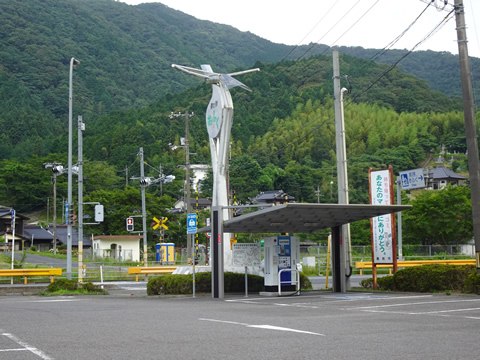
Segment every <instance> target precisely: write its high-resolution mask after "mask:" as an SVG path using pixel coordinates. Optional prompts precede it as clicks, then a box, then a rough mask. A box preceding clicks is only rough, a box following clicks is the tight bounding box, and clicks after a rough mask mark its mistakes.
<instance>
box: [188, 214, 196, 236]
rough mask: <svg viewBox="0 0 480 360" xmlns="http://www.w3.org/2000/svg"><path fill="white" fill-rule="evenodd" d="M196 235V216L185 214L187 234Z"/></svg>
mask: <svg viewBox="0 0 480 360" xmlns="http://www.w3.org/2000/svg"><path fill="white" fill-rule="evenodd" d="M196 233H197V214H187V234H196Z"/></svg>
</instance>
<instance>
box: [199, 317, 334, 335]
mask: <svg viewBox="0 0 480 360" xmlns="http://www.w3.org/2000/svg"><path fill="white" fill-rule="evenodd" d="M198 320H200V321H211V322H218V323H223V324H232V325H241V326H245V327H249V328H257V329H265V330H276V331H290V332H295V333H300V334H308V335H317V336H325V334H319V333H315V332H311V331H305V330H297V329H291V328H286V327H281V326H274V325H252V324H245V323H240V322H236V321H226V320H217V319H204V318H199V319H198Z"/></svg>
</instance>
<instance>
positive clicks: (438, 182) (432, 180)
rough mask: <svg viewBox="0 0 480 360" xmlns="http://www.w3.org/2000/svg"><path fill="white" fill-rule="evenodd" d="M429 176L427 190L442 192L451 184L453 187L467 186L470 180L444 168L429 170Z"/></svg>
mask: <svg viewBox="0 0 480 360" xmlns="http://www.w3.org/2000/svg"><path fill="white" fill-rule="evenodd" d="M427 174H428V175H427V176H426V181H427V188H428V189H433V190H441V189H443V188H445V187H446V186H447V185H449V184H450V185H453V186H462V185H465V183H466V182H467V180H468V178H467V177H465V176H462V175H460V174H457V173H456V172H454V171H452V170H450V169H447V168H446V167H444V166H439V167H436V168H433V169H428V170H427Z"/></svg>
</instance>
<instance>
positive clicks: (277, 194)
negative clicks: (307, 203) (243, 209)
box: [250, 190, 295, 205]
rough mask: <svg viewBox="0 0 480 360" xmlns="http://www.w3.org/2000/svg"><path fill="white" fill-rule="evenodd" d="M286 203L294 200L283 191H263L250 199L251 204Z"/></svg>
mask: <svg viewBox="0 0 480 360" xmlns="http://www.w3.org/2000/svg"><path fill="white" fill-rule="evenodd" d="M288 202H295V198H294V197H293V196H290V195H288V194H287V193H285V192H284V191H283V190H272V191H263V192H261V193H260V194H258V195H257V196H255V197H254V198H251V199H250V203H251V204H266V205H267V204H268V205H281V204H284V203H288Z"/></svg>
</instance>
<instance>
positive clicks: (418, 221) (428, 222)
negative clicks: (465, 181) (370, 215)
mask: <svg viewBox="0 0 480 360" xmlns="http://www.w3.org/2000/svg"><path fill="white" fill-rule="evenodd" d="M411 204H412V205H413V208H412V209H411V210H409V211H405V212H403V216H402V219H403V229H404V243H405V244H420V245H437V244H438V245H457V244H464V243H466V242H468V241H470V240H471V239H472V236H473V223H472V203H471V200H470V188H468V187H464V186H456V187H453V186H450V185H449V186H447V187H446V188H445V189H443V190H436V191H430V190H426V191H424V192H422V193H421V194H419V195H418V196H417V197H416V198H415V200H412V202H411Z"/></svg>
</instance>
